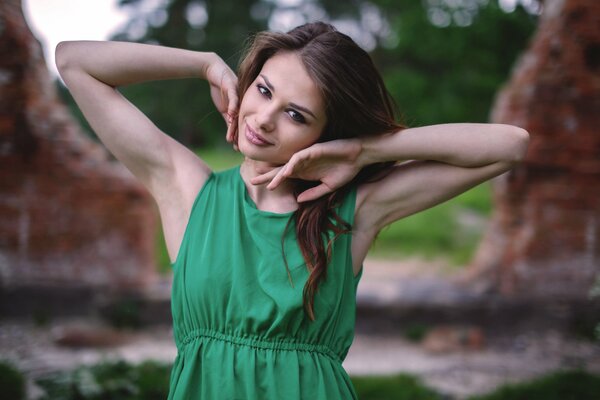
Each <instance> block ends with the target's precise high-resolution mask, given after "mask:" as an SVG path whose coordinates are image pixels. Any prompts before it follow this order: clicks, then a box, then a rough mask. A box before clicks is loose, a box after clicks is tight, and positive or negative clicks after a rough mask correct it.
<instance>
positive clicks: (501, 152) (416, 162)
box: [355, 123, 529, 237]
mask: <svg viewBox="0 0 600 400" xmlns="http://www.w3.org/2000/svg"><path fill="white" fill-rule="evenodd" d="M528 143H529V133H527V131H526V130H524V129H521V128H519V127H516V126H512V125H503V124H472V123H457V124H441V125H431V126H424V127H418V128H409V129H404V130H401V131H398V132H395V133H392V134H387V135H382V136H378V137H373V138H369V139H365V140H363V141H362V143H361V152H360V155H359V157H358V159H357V163H358V164H359V165H368V164H372V163H376V162H383V161H403V160H412V161H410V162H406V163H402V164H398V165H396V166H395V167H394V169H393V171H392V172H391V173H390V174H389V175H387V176H386V177H385V178H383V179H381V180H379V181H377V182H373V183H368V184H364V185H362V186H361V187H360V189H359V194H358V199H357V211H356V218H355V229H356V230H358V231H362V232H363V233H367V234H368V235H367V236H373V237H374V236H375V235H376V234H377V232H379V230H381V228H383V227H384V226H386V225H388V224H390V223H392V222H394V221H397V220H399V219H402V218H404V217H407V216H409V215H412V214H415V213H417V212H419V211H422V210H425V209H427V208H430V207H433V206H435V205H437V204H439V203H442V202H444V201H446V200H448V199H450V198H452V197H455V196H457V195H459V194H460V193H462V192H464V191H466V190H468V189H470V188H472V187H474V186H476V185H478V184H480V183H482V182H484V181H486V180H489V179H491V178H493V177H495V176H498V175H500V174H502V173H504V172H506V171H508V170H510V169H511V168H513V167H514V166H515V165H516V164H517V163H519V162H520V161H521V160H522V159H523V158H524V156H525V153H526V151H527V146H528Z"/></svg>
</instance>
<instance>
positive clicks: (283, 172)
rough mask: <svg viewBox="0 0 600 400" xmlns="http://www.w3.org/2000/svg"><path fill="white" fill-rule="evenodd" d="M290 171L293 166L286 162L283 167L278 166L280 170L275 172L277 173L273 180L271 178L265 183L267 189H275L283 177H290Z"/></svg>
mask: <svg viewBox="0 0 600 400" xmlns="http://www.w3.org/2000/svg"><path fill="white" fill-rule="evenodd" d="M292 171H293V167H292V166H291V165H290V163H289V162H288V163H287V164H285V165H284V166H283V167H281V168H280V170H279V171H278V172H277V174H276V175H275V177H274V178H273V180H271V182H270V183H269V184H268V185H267V189H269V190H273V189H275V188H276V187H277V186H279V185H280V184H281V182H283V180H284V179H285V178H289V177H290V175H291V172H292Z"/></svg>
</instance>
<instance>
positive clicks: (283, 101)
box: [238, 52, 326, 165]
mask: <svg viewBox="0 0 600 400" xmlns="http://www.w3.org/2000/svg"><path fill="white" fill-rule="evenodd" d="M325 123H326V117H325V107H324V101H323V99H322V96H321V93H320V92H319V89H318V88H317V86H316V85H315V83H314V82H313V80H312V79H311V78H310V77H309V75H308V73H307V72H306V69H305V68H304V65H302V62H301V61H300V58H298V56H297V55H296V54H295V53H291V52H286V53H277V54H276V55H274V56H273V57H271V58H270V59H268V60H267V62H266V63H265V65H264V66H263V68H262V70H261V71H260V73H259V74H258V76H257V77H256V79H255V80H254V82H252V84H251V85H250V86H249V87H248V90H247V91H246V93H245V94H244V97H243V99H242V103H241V104H240V110H239V125H238V126H239V133H238V147H239V149H240V151H241V152H242V154H244V155H245V156H246V157H248V158H251V159H253V160H257V161H264V162H267V163H269V164H273V165H282V164H285V163H286V162H287V161H288V160H289V159H290V157H291V156H292V155H293V154H294V153H296V152H298V151H299V150H301V149H304V148H306V147H309V146H310V145H312V144H313V143H315V142H316V141H317V140H318V139H319V137H320V136H321V132H322V131H323V128H324V127H325Z"/></svg>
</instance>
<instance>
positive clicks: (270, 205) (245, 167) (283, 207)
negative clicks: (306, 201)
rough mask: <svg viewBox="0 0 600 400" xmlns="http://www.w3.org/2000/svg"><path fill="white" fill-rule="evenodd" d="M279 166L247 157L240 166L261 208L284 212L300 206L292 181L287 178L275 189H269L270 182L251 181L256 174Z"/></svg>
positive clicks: (254, 199)
mask: <svg viewBox="0 0 600 400" xmlns="http://www.w3.org/2000/svg"><path fill="white" fill-rule="evenodd" d="M278 167H280V165H273V164H269V163H266V162H263V161H256V160H252V159H249V158H247V157H246V158H245V159H244V161H243V162H242V165H241V166H240V174H241V176H242V179H243V180H244V183H245V184H246V188H247V190H248V194H249V195H250V197H251V198H252V200H253V201H254V203H255V204H256V206H257V207H258V208H259V209H260V210H264V211H271V212H276V213H284V212H288V211H293V210H295V209H297V208H298V202H297V201H296V198H295V196H294V191H293V190H294V187H293V183H292V181H290V180H287V179H286V180H284V181H283V182H282V183H281V184H280V185H279V186H278V187H277V188H275V189H273V190H269V189H267V184H268V182H267V183H264V184H262V185H253V184H252V183H250V180H251V179H252V178H254V177H255V176H259V175H262V174H266V173H267V172H269V171H272V170H273V169H275V168H278Z"/></svg>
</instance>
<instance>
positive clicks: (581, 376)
mask: <svg viewBox="0 0 600 400" xmlns="http://www.w3.org/2000/svg"><path fill="white" fill-rule="evenodd" d="M598 399H600V376H599V375H592V374H590V373H588V372H585V371H580V370H573V371H559V372H555V373H552V374H549V375H545V376H542V377H540V378H538V379H535V380H533V381H529V382H524V383H518V384H513V385H505V386H502V387H500V388H499V389H497V390H495V391H494V392H492V393H490V394H487V395H484V396H475V397H470V398H469V400H598Z"/></svg>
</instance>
